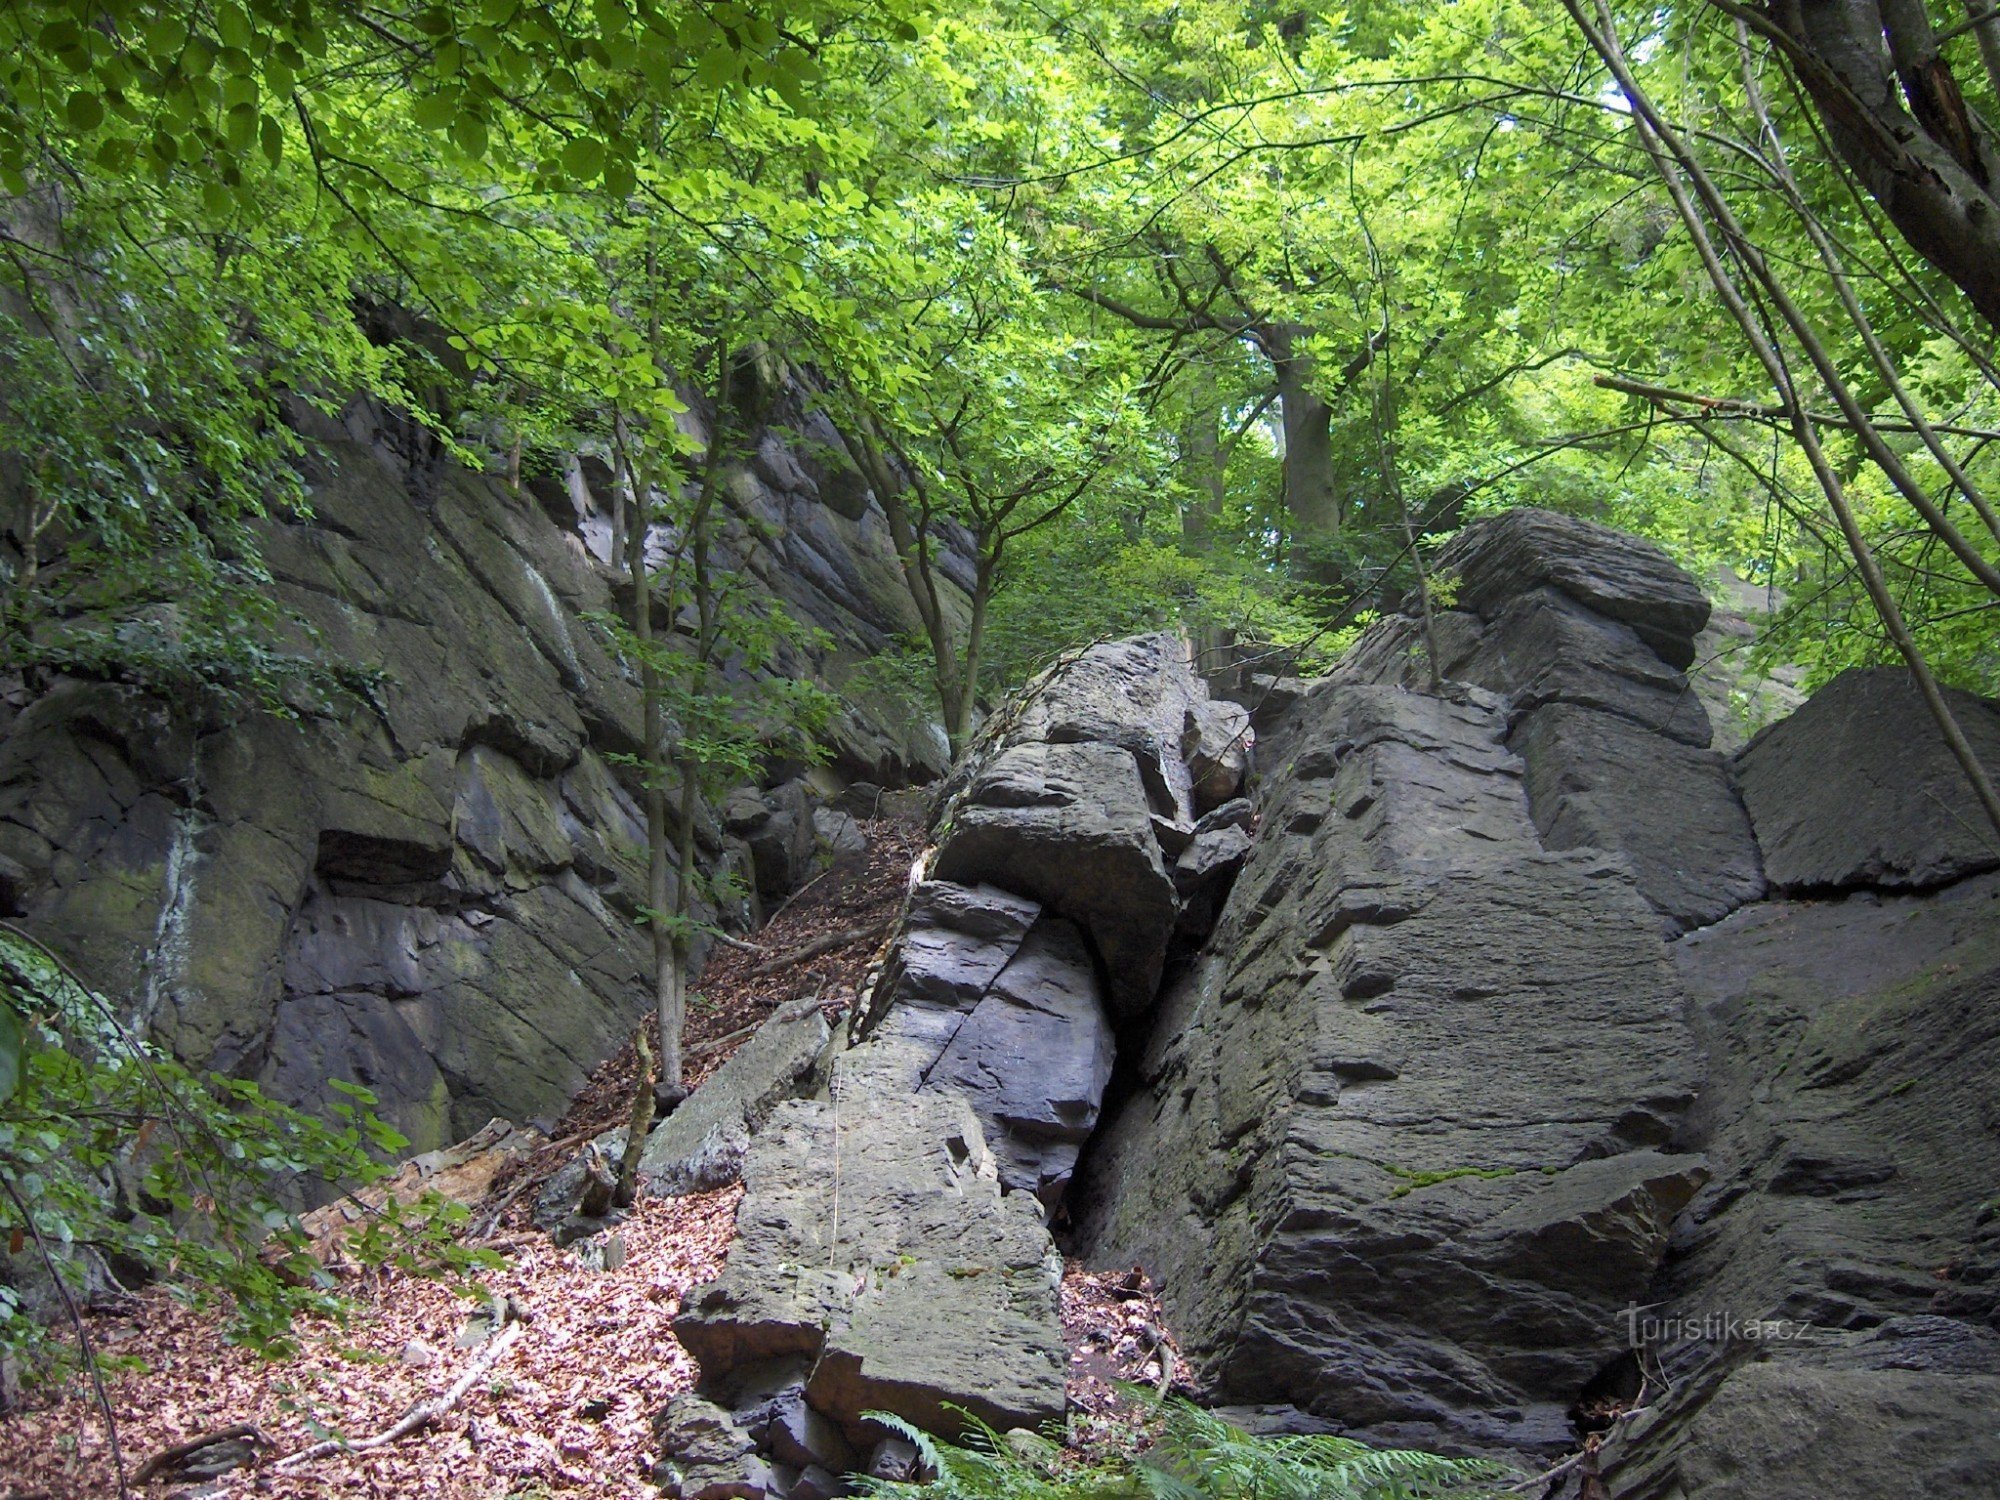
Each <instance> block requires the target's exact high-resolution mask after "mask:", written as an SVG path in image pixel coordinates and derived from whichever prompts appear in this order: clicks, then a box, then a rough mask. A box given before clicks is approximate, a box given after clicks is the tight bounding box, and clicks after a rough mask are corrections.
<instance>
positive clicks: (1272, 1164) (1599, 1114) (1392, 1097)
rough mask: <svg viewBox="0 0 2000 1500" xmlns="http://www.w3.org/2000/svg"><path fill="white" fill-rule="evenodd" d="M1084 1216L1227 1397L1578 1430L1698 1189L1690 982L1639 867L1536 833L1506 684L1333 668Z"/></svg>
mask: <svg viewBox="0 0 2000 1500" xmlns="http://www.w3.org/2000/svg"><path fill="white" fill-rule="evenodd" d="M1300 712H1301V713H1302V714H1305V715H1308V716H1309V719H1308V721H1307V723H1306V724H1305V725H1304V726H1303V728H1298V727H1297V726H1295V730H1294V738H1293V739H1292V740H1291V741H1290V743H1292V744H1293V745H1294V746H1295V747H1302V748H1297V749H1296V750H1295V753H1294V756H1293V759H1292V761H1291V763H1290V765H1288V766H1286V767H1283V768H1281V769H1280V770H1278V771H1277V772H1276V774H1275V775H1274V776H1273V778H1272V782H1271V784H1270V785H1269V787H1268V788H1267V789H1266V791H1265V794H1264V799H1263V807H1264V812H1263V832H1262V836H1261V837H1260V839H1259V841H1258V844H1257V847H1256V848H1255V849H1254V850H1253V852H1252V854H1251V857H1250V861H1249V863H1248V865H1247V866H1246V868H1245V870H1244V873H1243V875H1242V876H1241V877H1240V879H1239V881H1238V883H1237V886H1236V889H1235V891H1234V893H1233V895H1232V896H1231V898H1230V901H1229V903H1228V905H1227V907H1226V908H1225V910H1224V914H1223V917H1222V921H1221V924H1220V925H1219V927H1218V929H1217V936H1216V938H1215V940H1214V942H1213V943H1212V944H1211V945H1210V948H1209V954H1210V955H1211V957H1210V958H1209V959H1208V960H1207V961H1205V962H1204V963H1203V964H1202V965H1201V966H1200V967H1199V968H1198V969H1197V971H1196V977H1195V979H1194V980H1193V981H1192V982H1191V983H1190V984H1188V985H1185V986H1183V987H1181V988H1180V989H1178V990H1176V991H1175V992H1174V993H1173V994H1172V995H1171V996H1170V998H1169V1000H1168V1002H1167V1007H1166V1009H1165V1011H1164V1013H1163V1015H1162V1017H1161V1021H1160V1028H1159V1032H1158V1033H1157V1034H1156V1040H1155V1042H1154V1044H1153V1046H1152V1048H1151V1049H1150V1050H1149V1052H1148V1054H1147V1056H1146V1058H1145V1059H1144V1062H1143V1068H1144V1072H1145V1075H1146V1076H1145V1084H1146V1087H1145V1089H1144V1090H1143V1091H1142V1092H1141V1093H1140V1094H1139V1095H1138V1096H1137V1097H1136V1098H1134V1099H1133V1100H1132V1101H1131V1103H1129V1104H1128V1105H1127V1106H1126V1107H1125V1108H1124V1110H1123V1111H1121V1113H1120V1115H1119V1117H1118V1118H1117V1119H1116V1120H1115V1121H1114V1122H1113V1123H1112V1124H1111V1125H1110V1126H1108V1127H1107V1133H1106V1135H1105V1137H1104V1138H1103V1145H1102V1148H1101V1149H1100V1150H1099V1151H1098V1152H1097V1153H1096V1154H1095V1156H1094V1160H1093V1162H1092V1164H1091V1166H1090V1169H1089V1174H1090V1175H1089V1178H1088V1182H1087V1191H1086V1194H1085V1199H1084V1201H1085V1202H1087V1203H1089V1204H1090V1205H1091V1207H1090V1209H1089V1210H1088V1217H1087V1219H1086V1222H1085V1224H1084V1226H1083V1228H1082V1230H1081V1234H1082V1237H1083V1238H1084V1240H1085V1242H1086V1243H1087V1244H1088V1245H1089V1246H1090V1247H1091V1252H1092V1255H1093V1257H1094V1258H1096V1259H1097V1260H1099V1261H1101V1262H1103V1263H1107V1264H1110V1263H1125V1264H1130V1263H1131V1262H1132V1261H1134V1260H1137V1261H1140V1262H1142V1263H1144V1264H1146V1265H1147V1266H1148V1268H1149V1269H1151V1270H1152V1271H1153V1272H1154V1274H1155V1275H1156V1277H1158V1278H1159V1280H1160V1281H1161V1284H1162V1286H1163V1288H1164V1294H1165V1298H1166V1303H1167V1309H1168V1312H1169V1315H1170V1316H1171V1317H1172V1318H1173V1319H1174V1322H1175V1327H1176V1329H1177V1331H1178V1332H1179V1333H1180V1335H1181V1337H1182V1339H1183V1342H1184V1347H1185V1348H1187V1349H1188V1351H1189V1352H1190V1353H1191V1354H1192V1355H1193V1356H1194V1357H1195V1358H1196V1360H1197V1362H1198V1363H1199V1364H1200V1365H1201V1366H1202V1368H1203V1369H1204V1370H1205V1371H1206V1372H1207V1373H1208V1375H1209V1376H1210V1377H1211V1378H1212V1379H1213V1380H1214V1381H1215V1382H1216V1384H1217V1386H1218V1388H1219V1389H1220V1390H1221V1391H1222V1392H1223V1393H1225V1394H1228V1395H1233V1396H1239V1397H1242V1398H1245V1399H1253V1400H1278V1401H1287V1402H1291V1403H1294V1404H1297V1405H1300V1406H1303V1407H1306V1408H1308V1409H1309V1410H1312V1411H1314V1412H1316V1413H1318V1414H1320V1415H1322V1416H1326V1417H1331V1418H1333V1419H1335V1420H1337V1421H1340V1422H1342V1423H1344V1424H1348V1425H1352V1426H1359V1427H1366V1428H1368V1429H1369V1430H1371V1431H1373V1432H1376V1433H1378V1434H1383V1435H1388V1436H1393V1437H1396V1438H1399V1439H1415V1440H1427V1441H1433V1442H1446V1443H1455V1444H1459V1445H1464V1444H1466V1443H1467V1442H1468V1441H1469V1442H1472V1443H1474V1444H1476V1445H1485V1446H1491V1447H1497V1448H1520V1447H1539V1448H1548V1447H1553V1446H1557V1445H1559V1444H1560V1443H1562V1442H1563V1441H1564V1439H1565V1438H1566V1436H1567V1423H1566V1420H1565V1418H1564V1409H1565V1408H1566V1407H1567V1405H1568V1404H1569V1402H1570V1401H1571V1400H1573V1399H1574V1397H1575V1394H1576V1392H1577V1390H1578V1389H1579V1388H1580V1387H1581V1385H1582V1384H1583V1383H1584V1381H1586V1380H1587V1379H1588V1378H1589V1376H1590V1375H1591V1374H1592V1373H1594V1371H1595V1370H1596V1368H1597V1367H1598V1366H1599V1365H1600V1364H1601V1363H1602V1362H1603V1360H1605V1359H1606V1358H1608V1357H1609V1356H1610V1354H1611V1353H1613V1352H1615V1349H1616V1346H1617V1339H1618V1336H1619V1331H1620V1326H1621V1325H1620V1321H1619V1316H1618V1314H1619V1311H1620V1309H1621V1308H1622V1307H1623V1305H1624V1303H1625V1302H1626V1301H1627V1300H1632V1299H1636V1298H1638V1297H1639V1296H1640V1295H1641V1294H1642V1293H1643V1291H1644V1289H1645V1287H1646V1285H1647V1283H1648V1281H1649V1280H1650V1277H1651V1275H1652V1273H1653V1270H1654V1268H1655V1267H1656V1266H1657V1263H1658V1260H1659V1258H1660V1256H1661V1254H1662V1253H1663V1252H1664V1249H1665V1246H1666V1242H1667V1235H1668V1231H1669V1227H1670V1225H1671V1223H1672V1220H1673V1217H1674V1215H1675V1213H1676V1212H1677V1211H1678V1210H1679V1209H1680V1208H1681V1206H1682V1205H1684V1204H1685V1203H1686V1201H1687V1200H1688V1198H1689V1197H1690V1196H1691V1195H1692V1193H1693V1191H1694V1189H1695V1187H1696V1186H1697V1185H1698V1183H1699V1182H1700V1181H1701V1180H1702V1177H1703V1168H1702V1165H1701V1163H1700V1162H1699V1161H1698V1160H1697V1159H1694V1158H1691V1157H1688V1156H1685V1155H1681V1154H1677V1153H1675V1152H1673V1151H1671V1150H1670V1149H1666V1148H1668V1147H1669V1143H1670V1140H1671V1137H1672V1134H1673V1131H1674V1129H1675V1126H1676V1124H1677V1122H1678V1120H1679V1118H1680V1116H1681V1114H1682V1113H1683V1112H1684V1111H1685V1109H1686V1107H1687V1104H1688V1102H1689V1099H1690V1097H1691V1095H1692V1092H1693V1085H1694V1079H1693V1076H1692V1070H1691V1063H1690V1053H1689V1040H1690V1037H1689V1033H1688V1030H1687V1026H1686V1021H1685V1018H1684V1015H1683V1003H1684V1002H1683V999H1682V996H1681V993H1680V990H1679V987H1678V985H1677V983H1676V980H1675V977H1674V975H1673V972H1672V970H1671V968H1670V966H1669V965H1668V963H1667V961H1666V954H1665V950H1664V947H1663V945H1662V943H1661V940H1660V937H1659V928H1658V920H1657V917H1656V915H1655V913H1654V912H1653V910H1652V909H1651V908H1650V907H1649V906H1648V905H1647V903H1646V902H1645V901H1644V899H1643V898H1642V897H1641V895H1640V893H1639V891H1638V889H1637V888H1636V885H1635V883H1634V880H1633V878H1632V875H1631V873H1630V871H1629V868H1628V867H1626V866H1625V865H1624V864H1623V863H1622V862H1620V861H1617V860H1612V859H1607V858H1606V857H1605V856H1603V855H1601V854H1597V853H1594V852H1589V851H1580V852H1576V853H1552V852H1550V851H1548V850H1547V849H1545V848H1544V847H1543V846H1542V843H1541V840H1540V838H1539V837H1538V835H1537V832H1536V829H1535V826H1534V822H1533V820H1532V818H1531V816H1530V810H1529V806H1528V799H1527V796H1526V793H1525V790H1524V787H1523V780H1522V778H1523V767H1522V765H1521V762H1520V760H1519V758H1518V757H1516V756H1515V755H1514V754H1513V753H1512V752H1510V751H1509V750H1508V749H1507V747H1506V743H1505V740H1506V735H1507V730H1508V721H1507V715H1506V713H1505V711H1504V706H1503V705H1502V704H1501V703H1500V702H1499V701H1498V700H1495V699H1493V698H1492V697H1490V696H1482V695H1480V694H1478V693H1476V692H1475V693H1471V694H1468V695H1466V696H1465V697H1464V699H1463V701H1459V702H1451V701H1447V700H1445V699H1440V698H1435V697H1430V696H1427V695H1422V694H1417V693H1412V692H1409V691H1407V690H1404V689H1402V688H1398V687H1384V686H1333V687H1328V688H1323V689H1321V690H1319V691H1318V692H1317V693H1316V694H1315V695H1314V696H1313V698H1312V699H1311V700H1310V701H1309V702H1308V703H1307V704H1306V705H1305V706H1304V707H1303V708H1302V709H1301V710H1300Z"/></svg>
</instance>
